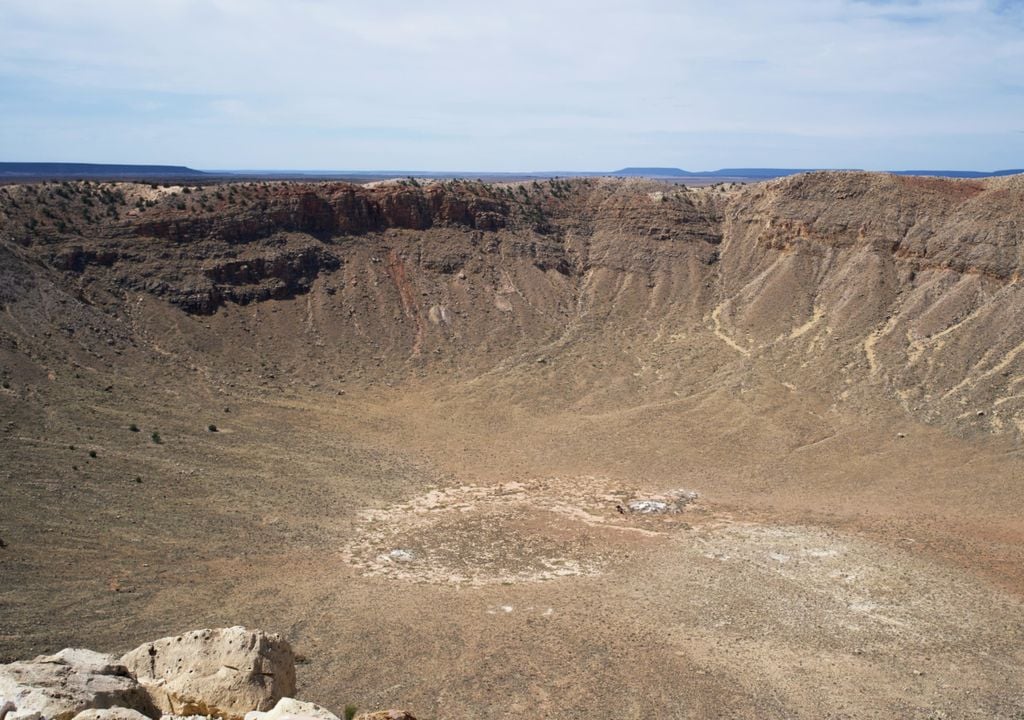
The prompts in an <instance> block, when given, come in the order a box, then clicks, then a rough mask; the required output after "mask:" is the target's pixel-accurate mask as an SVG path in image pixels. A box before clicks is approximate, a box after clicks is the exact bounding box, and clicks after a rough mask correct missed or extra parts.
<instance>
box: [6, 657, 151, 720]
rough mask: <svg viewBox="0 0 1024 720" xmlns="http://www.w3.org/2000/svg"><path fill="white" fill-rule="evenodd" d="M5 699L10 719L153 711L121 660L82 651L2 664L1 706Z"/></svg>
mask: <svg viewBox="0 0 1024 720" xmlns="http://www.w3.org/2000/svg"><path fill="white" fill-rule="evenodd" d="M4 701H8V702H11V703H13V704H14V706H15V709H14V710H13V711H11V712H10V713H9V714H8V715H7V720H30V719H31V718H45V719H46V720H72V718H75V717H76V716H77V715H79V714H80V713H82V711H85V710H99V709H106V708H112V707H119V708H128V709H134V710H145V709H148V708H150V704H149V700H148V696H147V694H146V692H145V691H144V690H143V689H142V687H141V686H140V685H139V683H138V682H136V680H135V678H133V677H132V676H131V674H130V673H129V671H128V670H127V668H125V667H124V665H123V664H121V663H119V662H118V660H117V658H115V657H114V656H113V655H105V654H103V653H98V652H93V651H92V650H83V649H77V648H74V649H72V648H68V649H65V650H61V651H60V652H59V653H57V654H56V655H41V656H39V657H37V658H35V659H34V660H29V661H24V662H13V663H10V664H8V665H0V705H2V704H3V703H4ZM83 720H85V719H84V718H83ZM101 720H127V718H105V719H101Z"/></svg>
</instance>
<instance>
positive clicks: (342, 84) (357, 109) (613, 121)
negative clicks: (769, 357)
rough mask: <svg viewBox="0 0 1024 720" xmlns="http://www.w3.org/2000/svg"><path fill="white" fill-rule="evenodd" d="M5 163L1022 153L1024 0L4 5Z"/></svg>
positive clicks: (625, 160) (35, 1)
mask: <svg viewBox="0 0 1024 720" xmlns="http://www.w3.org/2000/svg"><path fill="white" fill-rule="evenodd" d="M0 160H9V161H10V160H22V161H29V160H38V161H79V162H136V163H172V164H187V165H191V166H193V167H200V168H319V169H370V168H387V169H408V170H431V169H433V170H440V169H471V170H478V169H479V170H541V169H546V170H564V169H575V170H607V169H614V168H617V167H622V166H625V165H662V166H678V167H683V168H687V169H691V170H697V169H714V168H719V167H728V166H760V167H764V166H774V167H779V166H784V167H860V168H868V169H882V168H889V169H907V168H942V169H968V168H970V169H996V168H1008V167H1024V0H1002V1H1001V2H1000V1H997V0H920V1H918V2H914V1H912V0H713V1H712V0H690V1H689V2H687V1H686V0H676V1H670V0H632V1H631V2H605V1H603V0H586V1H580V2H559V1H558V0H544V1H535V0H515V1H514V2H505V3H500V4H499V3H489V2H481V1H480V0H472V1H470V0H430V1H429V2H427V1H417V2H414V1H406V0H376V1H373V0H358V1H355V0H353V1H347V0H346V1H336V2H332V1H331V0H279V1H276V2H275V1H273V0H142V1H140V0H0Z"/></svg>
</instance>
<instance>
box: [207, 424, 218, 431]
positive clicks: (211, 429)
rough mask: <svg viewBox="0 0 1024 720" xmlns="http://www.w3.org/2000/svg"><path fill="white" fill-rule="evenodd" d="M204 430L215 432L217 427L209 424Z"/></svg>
mask: <svg viewBox="0 0 1024 720" xmlns="http://www.w3.org/2000/svg"><path fill="white" fill-rule="evenodd" d="M206 429H207V430H209V431H210V432H217V426H216V425H214V424H213V423H210V424H209V425H207V426H206Z"/></svg>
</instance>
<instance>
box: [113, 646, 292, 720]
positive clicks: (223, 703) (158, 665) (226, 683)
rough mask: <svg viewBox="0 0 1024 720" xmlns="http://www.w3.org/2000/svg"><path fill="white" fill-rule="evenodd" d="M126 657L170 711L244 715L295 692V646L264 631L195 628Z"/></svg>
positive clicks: (227, 717) (234, 718)
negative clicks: (293, 649) (293, 651)
mask: <svg viewBox="0 0 1024 720" xmlns="http://www.w3.org/2000/svg"><path fill="white" fill-rule="evenodd" d="M121 662H122V663H124V665H125V666H126V667H127V668H128V669H129V670H130V671H131V672H132V673H134V674H135V677H136V678H137V679H138V681H139V683H140V684H141V685H142V687H143V688H144V689H145V690H146V692H147V693H148V694H149V698H150V700H151V702H152V704H153V705H154V706H155V707H156V708H157V709H158V710H159V711H160V712H162V713H164V714H167V715H212V716H216V717H219V718H223V719H224V720H243V718H244V717H245V714H246V713H247V712H249V711H251V710H270V709H271V708H273V707H274V706H275V705H276V704H277V702H278V701H279V700H280V699H281V698H283V697H286V696H291V695H294V694H295V656H294V654H293V653H292V649H291V646H290V645H289V644H288V642H287V641H285V640H284V639H282V638H281V637H280V636H279V635H271V634H268V633H265V632H263V631H262V630H248V629H246V628H244V627H230V628H220V629H216V630H194V631H192V632H188V633H184V634H182V635H177V636H173V637H166V638H161V639H160V640H156V641H154V642H149V643H145V644H144V645H141V646H139V647H137V648H136V649H134V650H132V651H131V652H129V653H126V654H125V655H124V656H123V657H122V658H121Z"/></svg>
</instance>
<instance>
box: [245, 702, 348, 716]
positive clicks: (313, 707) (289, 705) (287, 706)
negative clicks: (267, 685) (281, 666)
mask: <svg viewBox="0 0 1024 720" xmlns="http://www.w3.org/2000/svg"><path fill="white" fill-rule="evenodd" d="M300 718H301V719H306V718H308V719H310V720H313V719H314V718H315V719H316V720H340V718H339V717H338V716H337V715H335V714H334V713H332V712H331V711H330V710H328V709H327V708H324V707H321V706H320V705H317V704H316V703H311V702H303V701H302V700H296V699H294V698H289V697H286V698H281V699H280V700H279V701H278V702H277V705H275V706H274V709H273V710H270V711H268V712H260V711H259V710H253V711H252V712H247V713H246V714H245V720H299V719H300Z"/></svg>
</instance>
